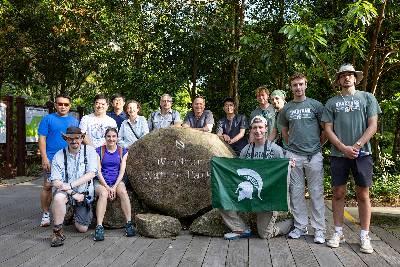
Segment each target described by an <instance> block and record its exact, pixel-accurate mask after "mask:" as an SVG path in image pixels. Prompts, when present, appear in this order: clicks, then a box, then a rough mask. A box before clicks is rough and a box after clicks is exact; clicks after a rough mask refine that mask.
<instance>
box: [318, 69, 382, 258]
mask: <svg viewBox="0 0 400 267" xmlns="http://www.w3.org/2000/svg"><path fill="white" fill-rule="evenodd" d="M362 78H363V73H362V72H361V71H356V70H355V69H354V67H353V66H352V65H350V64H344V65H342V66H341V67H340V68H339V71H338V72H337V73H336V77H335V82H334V84H335V85H337V86H339V87H340V89H341V91H340V92H339V94H338V95H336V96H334V97H332V98H331V99H329V100H328V102H327V103H326V105H325V110H324V113H323V115H322V121H323V122H324V123H325V125H324V127H325V133H326V136H327V137H328V139H329V141H330V142H331V144H332V149H331V160H330V164H331V177H332V187H333V188H332V191H333V199H332V210H333V222H334V225H335V231H334V234H333V236H332V238H331V239H329V240H328V242H327V245H328V246H329V247H333V248H336V247H339V244H340V243H343V242H344V241H345V239H344V235H343V228H342V226H343V213H344V201H345V195H346V183H347V180H348V178H349V173H350V171H351V172H352V176H353V177H354V182H355V185H356V194H357V201H358V212H359V217H360V223H361V233H360V245H361V247H360V251H361V252H363V253H372V252H373V251H374V250H373V248H372V245H371V241H370V238H369V235H368V234H369V225H370V219H371V203H370V199H369V187H371V185H372V169H373V162H372V157H371V152H372V151H371V145H370V143H369V140H370V139H371V137H372V136H373V135H374V134H375V133H376V130H377V124H378V114H380V113H381V109H380V107H379V104H378V102H377V100H376V98H375V97H374V96H373V95H372V94H371V93H368V92H364V91H358V90H356V87H355V86H356V85H357V84H359V83H360V81H361V80H362Z"/></svg>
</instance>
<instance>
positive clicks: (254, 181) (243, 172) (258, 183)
mask: <svg viewBox="0 0 400 267" xmlns="http://www.w3.org/2000/svg"><path fill="white" fill-rule="evenodd" d="M236 172H237V174H238V175H239V176H242V177H244V178H245V179H246V181H243V182H241V183H240V184H238V187H237V189H236V191H235V193H236V194H237V193H239V195H238V201H241V200H243V199H246V198H248V199H253V191H254V188H255V189H256V190H257V192H258V198H259V199H260V200H262V198H261V190H262V187H263V180H262V178H261V176H260V175H259V174H258V173H257V172H255V171H253V170H251V169H238V170H237V171H236Z"/></svg>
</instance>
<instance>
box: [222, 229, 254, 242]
mask: <svg viewBox="0 0 400 267" xmlns="http://www.w3.org/2000/svg"><path fill="white" fill-rule="evenodd" d="M250 236H251V230H250V229H247V230H244V231H243V232H241V233H236V232H231V233H226V234H225V235H224V239H226V240H237V239H239V238H248V237H250Z"/></svg>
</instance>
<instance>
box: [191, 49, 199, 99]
mask: <svg viewBox="0 0 400 267" xmlns="http://www.w3.org/2000/svg"><path fill="white" fill-rule="evenodd" d="M193 43H194V47H193V56H192V74H191V78H190V81H191V82H192V87H191V88H190V98H191V99H192V101H193V100H194V98H195V96H196V86H197V72H198V70H199V64H198V51H197V41H194V42H193Z"/></svg>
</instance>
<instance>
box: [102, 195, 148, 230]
mask: <svg viewBox="0 0 400 267" xmlns="http://www.w3.org/2000/svg"><path fill="white" fill-rule="evenodd" d="M128 196H129V199H130V201H131V214H132V219H133V218H135V214H138V213H142V212H143V211H144V210H143V207H142V205H141V204H140V202H139V201H138V199H137V196H135V194H134V193H133V192H130V191H128ZM125 223H126V219H125V215H124V213H123V212H122V208H121V200H120V198H119V197H117V198H115V199H114V200H108V201H107V210H106V213H105V214H104V219H103V225H104V226H105V227H107V228H122V227H124V225H125Z"/></svg>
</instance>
